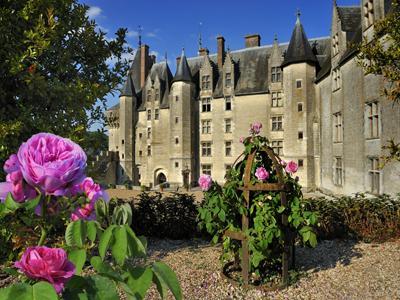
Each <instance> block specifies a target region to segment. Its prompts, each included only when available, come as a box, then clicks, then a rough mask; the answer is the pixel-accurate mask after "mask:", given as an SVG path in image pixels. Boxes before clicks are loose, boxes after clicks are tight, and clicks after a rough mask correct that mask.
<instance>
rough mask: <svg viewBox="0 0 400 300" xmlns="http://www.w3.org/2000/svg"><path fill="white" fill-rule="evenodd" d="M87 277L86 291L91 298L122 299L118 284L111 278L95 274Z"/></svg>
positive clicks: (104, 299) (102, 299)
mask: <svg viewBox="0 0 400 300" xmlns="http://www.w3.org/2000/svg"><path fill="white" fill-rule="evenodd" d="M85 279H86V282H87V287H86V292H87V294H88V298H89V299H90V300H120V298H119V295H118V292H117V286H116V285H115V283H114V282H113V281H112V280H110V279H109V278H107V277H103V276H99V275H94V276H90V277H87V278H85Z"/></svg>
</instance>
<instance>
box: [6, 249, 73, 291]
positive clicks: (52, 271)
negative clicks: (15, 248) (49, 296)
mask: <svg viewBox="0 0 400 300" xmlns="http://www.w3.org/2000/svg"><path fill="white" fill-rule="evenodd" d="M14 266H15V267H16V268H18V269H19V270H20V271H22V272H23V273H24V274H25V275H26V276H28V277H29V278H31V279H36V280H45V281H47V282H49V283H50V284H52V285H53V287H54V289H55V290H56V292H57V293H60V292H62V290H63V289H64V285H65V283H67V282H68V281H69V280H70V279H71V277H72V276H74V274H75V266H74V265H73V263H72V262H70V261H69V260H68V258H67V253H66V252H65V251H64V249H61V248H48V247H40V246H36V247H29V248H28V249H26V250H25V252H24V254H23V255H22V257H21V259H20V260H19V261H17V262H15V264H14Z"/></svg>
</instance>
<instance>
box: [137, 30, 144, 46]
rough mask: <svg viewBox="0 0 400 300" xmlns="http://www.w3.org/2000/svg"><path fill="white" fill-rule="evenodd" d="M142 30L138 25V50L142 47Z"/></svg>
mask: <svg viewBox="0 0 400 300" xmlns="http://www.w3.org/2000/svg"><path fill="white" fill-rule="evenodd" d="M142 30H143V27H142V26H141V25H139V26H138V39H139V41H138V44H139V48H140V46H142Z"/></svg>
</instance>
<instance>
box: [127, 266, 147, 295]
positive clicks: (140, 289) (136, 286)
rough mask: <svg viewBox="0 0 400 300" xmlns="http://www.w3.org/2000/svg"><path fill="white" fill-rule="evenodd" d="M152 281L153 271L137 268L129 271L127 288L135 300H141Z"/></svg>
mask: <svg viewBox="0 0 400 300" xmlns="http://www.w3.org/2000/svg"><path fill="white" fill-rule="evenodd" d="M152 280H153V271H152V270H151V269H150V268H141V267H137V268H134V269H130V270H129V277H128V282H127V284H128V286H129V287H130V289H131V290H132V292H133V293H134V295H135V297H136V298H137V299H143V298H144V296H145V295H146V293H147V291H148V289H149V288H150V286H151V283H152Z"/></svg>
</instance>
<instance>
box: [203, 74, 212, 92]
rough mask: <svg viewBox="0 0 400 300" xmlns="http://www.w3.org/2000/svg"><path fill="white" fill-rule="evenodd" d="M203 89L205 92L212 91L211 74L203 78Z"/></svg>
mask: <svg viewBox="0 0 400 300" xmlns="http://www.w3.org/2000/svg"><path fill="white" fill-rule="evenodd" d="M201 89H202V90H203V91H204V90H210V89H211V76H210V75H209V74H205V75H202V76H201Z"/></svg>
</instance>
